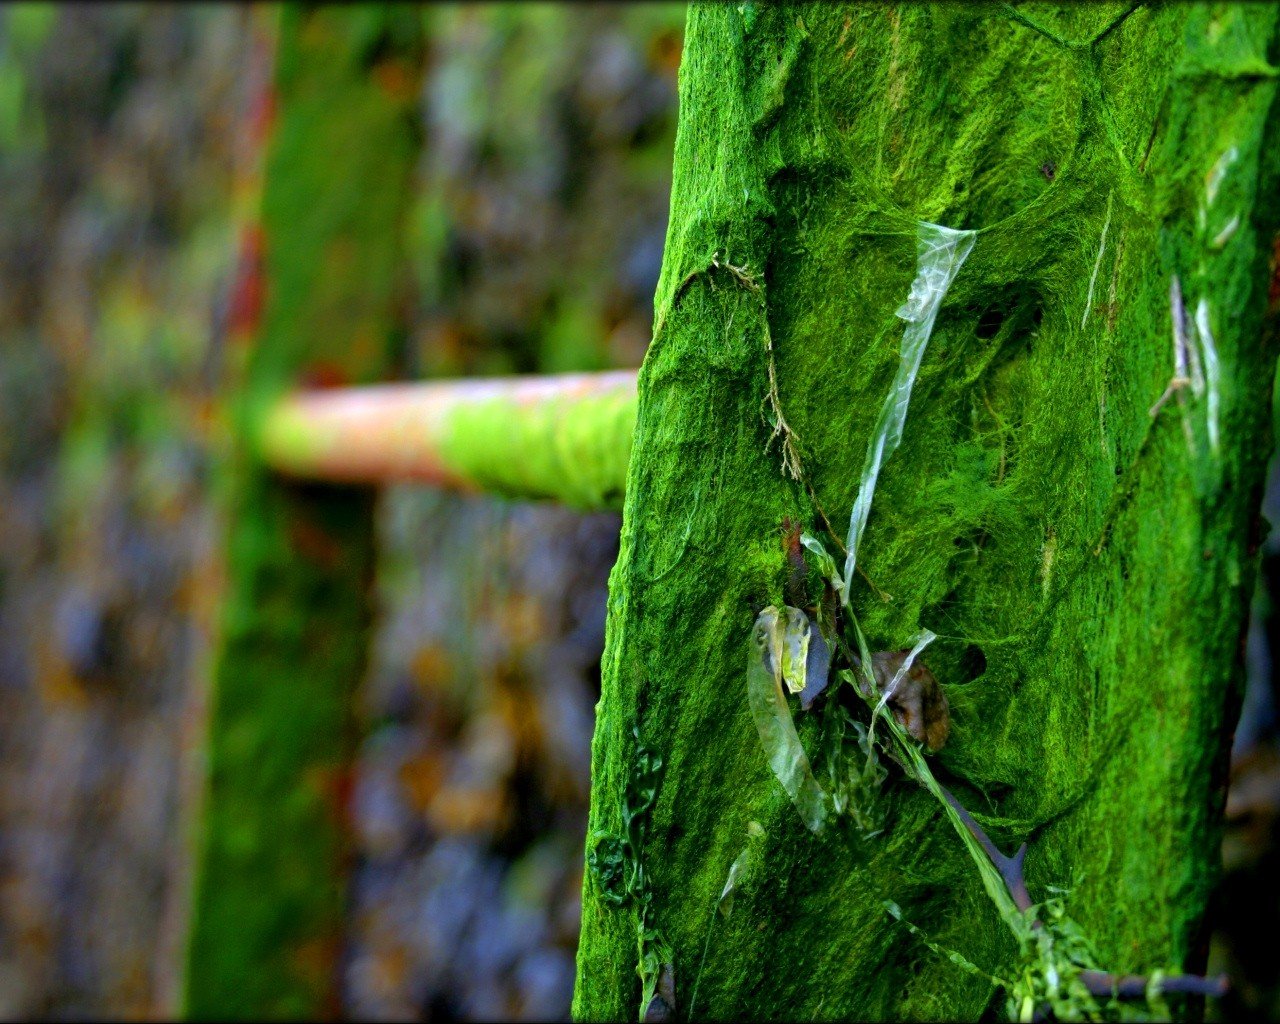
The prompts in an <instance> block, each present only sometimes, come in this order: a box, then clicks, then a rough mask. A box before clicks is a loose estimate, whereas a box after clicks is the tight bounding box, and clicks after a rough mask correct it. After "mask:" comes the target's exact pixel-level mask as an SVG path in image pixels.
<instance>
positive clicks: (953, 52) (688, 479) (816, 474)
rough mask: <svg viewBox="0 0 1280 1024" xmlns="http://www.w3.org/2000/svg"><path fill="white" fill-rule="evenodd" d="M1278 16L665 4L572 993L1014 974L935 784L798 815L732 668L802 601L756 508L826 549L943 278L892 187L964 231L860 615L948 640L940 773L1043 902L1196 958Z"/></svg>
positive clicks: (1261, 366) (1257, 466)
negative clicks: (632, 421)
mask: <svg viewBox="0 0 1280 1024" xmlns="http://www.w3.org/2000/svg"><path fill="white" fill-rule="evenodd" d="M1276 16H1277V11H1276V8H1274V7H1272V6H1251V5H1234V4H1218V5H1211V6H1200V5H1182V4H1169V5H1149V6H1140V5H1136V4H1095V5H1079V6H1076V5H1062V6H1061V7H1054V6H1053V5H1046V4H1038V5H1034V7H1033V6H1031V5H1028V6H1027V7H1026V8H1025V9H1024V8H1022V7H1013V6H994V5H992V6H987V5H960V4H956V5H941V4H939V5H934V4H928V5H926V4H902V5H896V6H894V5H882V4H862V5H854V4H848V5H841V4H813V5H808V4H800V5H796V6H787V5H772V4H770V5H765V4H757V3H745V4H706V5H695V6H694V7H692V8H691V10H690V13H689V21H688V30H687V35H686V43H685V52H684V63H683V65H682V68H681V87H680V105H681V107H680V122H679V130H678V137H677V145H676V157H675V181H674V190H673V195H672V202H671V210H672V213H671V221H670V227H669V231H668V235H667V243H666V253H665V259H664V264H663V274H662V279H661V282H660V284H659V287H658V294H657V298H656V304H655V305H656V314H657V319H656V329H655V337H654V341H653V344H652V347H651V348H650V350H649V353H648V356H647V358H646V360H645V364H644V367H643V368H642V370H641V374H640V383H639V412H638V421H637V429H636V435H635V438H634V446H633V453H632V459H631V463H630V470H629V476H628V480H627V488H626V501H625V511H624V522H623V532H622V549H621V554H620V557H619V560H618V563H617V566H616V568H615V569H614V572H613V576H612V579H611V586H610V599H609V600H610V606H609V620H608V622H609V625H608V635H607V644H606V653H605V658H604V666H603V688H604V689H603V697H602V700H601V704H600V707H599V712H598V719H597V726H596V735H595V741H594V747H593V773H594V774H593V792H592V811H591V824H590V832H589V835H588V839H587V843H588V856H589V859H590V860H591V861H593V862H594V865H595V866H594V868H593V869H591V870H589V871H588V873H587V879H586V882H585V887H584V895H583V932H582V940H581V946H580V950H579V962H578V969H579V973H578V984H577V991H576V996H575V1003H574V1012H575V1014H576V1016H578V1017H579V1018H582V1019H590V1020H604V1019H616V1020H622V1019H633V1020H634V1019H635V1018H636V1017H637V1015H638V1014H639V1013H640V1012H641V1011H642V1007H641V991H642V977H641V975H644V976H645V979H644V980H647V981H648V982H649V983H650V984H651V985H653V986H654V987H655V988H656V991H657V993H658V995H659V996H660V997H662V1003H663V1004H669V1003H670V1002H671V1001H672V999H674V1003H675V1013H676V1014H677V1015H678V1016H687V1015H689V1014H690V1012H691V1010H692V1015H693V1016H694V1017H697V1018H702V1017H707V1018H712V1019H755V1020H763V1019H770V1018H786V1019H807V1018H824V1019H825V1018H832V1019H837V1018H845V1019H885V1018H890V1019H892V1018H908V1019H910V1018H943V1019H946V1018H977V1017H979V1016H980V1015H981V1014H982V1013H983V1012H984V1010H985V1009H986V1008H987V1007H988V1005H989V1004H992V1002H993V1001H996V1000H1000V999H1002V997H1001V996H999V995H998V993H997V990H996V986H995V985H994V984H993V983H992V981H991V980H989V977H983V976H981V973H982V972H989V973H994V974H997V975H1000V976H1001V977H1003V978H1008V977H1009V976H1010V975H1011V974H1012V973H1013V972H1014V969H1015V966H1016V949H1015V945H1014V942H1013V939H1012V938H1011V933H1010V932H1009V930H1008V929H1006V928H1005V927H1004V926H1003V924H1002V922H1001V918H1000V917H999V916H998V915H997V913H996V910H995V908H994V906H993V903H992V901H991V900H989V899H988V897H987V895H986V894H985V893H984V891H983V889H982V886H981V885H980V883H979V877H978V872H977V871H976V869H975V862H974V860H973V859H972V858H971V857H970V856H969V855H968V854H967V853H966V851H965V848H964V846H963V845H962V843H961V842H960V840H959V838H958V835H957V831H956V830H955V829H953V828H952V827H951V825H950V824H949V823H948V820H947V818H946V817H945V816H944V814H943V812H942V809H941V807H940V804H939V801H938V800H935V799H934V798H933V797H931V796H930V795H929V794H928V793H926V792H924V791H923V790H922V789H921V788H919V787H918V786H915V785H913V784H912V783H910V782H907V781H905V780H903V778H902V776H901V774H900V773H898V774H897V775H896V776H893V777H891V778H890V780H889V782H888V783H887V784H886V785H885V787H884V789H883V790H882V791H881V795H880V798H879V799H880V801H881V806H882V807H883V808H884V809H885V811H886V812H887V817H886V827H885V831H884V832H883V833H882V834H881V835H879V836H878V837H876V838H874V839H871V840H868V841H865V842H862V841H859V840H857V839H856V838H854V837H853V836H852V834H851V832H850V830H849V829H847V828H840V827H834V826H833V827H827V828H825V829H824V830H823V831H822V832H821V833H820V834H814V833H813V832H811V831H809V830H808V829H806V827H805V824H804V823H803V822H802V820H801V817H800V815H798V814H797V813H796V810H795V808H794V807H793V806H792V803H791V802H790V801H789V800H788V797H787V794H786V792H785V791H784V789H783V787H782V786H781V785H780V784H779V781H778V779H777V778H775V775H774V773H773V772H771V769H770V764H769V761H768V759H767V757H766V755H765V753H764V751H763V749H762V744H761V739H760V737H759V734H758V731H757V728H756V725H755V724H753V718H752V712H751V709H750V707H749V703H748V696H747V685H746V678H747V665H748V660H749V657H751V652H752V651H753V650H754V648H753V647H752V640H751V634H752V623H753V621H754V620H755V619H756V616H757V613H758V612H759V611H760V609H761V608H762V607H763V606H766V605H770V604H773V605H781V604H783V603H784V599H787V603H792V604H794V603H797V602H798V601H800V600H802V598H798V597H796V596H791V595H792V594H794V591H795V589H796V588H797V581H796V579H795V578H794V576H793V575H792V571H791V564H789V559H788V557H787V553H786V551H785V549H784V544H783V536H784V521H785V520H786V519H788V518H790V519H792V520H794V521H796V522H798V523H799V524H801V525H802V526H803V527H804V528H806V529H808V530H809V531H810V532H811V533H813V534H815V535H817V536H819V537H821V538H822V539H823V540H824V542H825V543H826V544H827V546H828V547H830V548H831V549H832V550H833V551H835V550H837V549H836V542H837V540H843V539H844V534H845V529H846V527H847V524H848V522H849V516H850V510H851V508H852V507H853V504H854V499H855V495H856V494H857V493H858V492H859V488H860V484H861V483H862V482H863V481H864V478H865V475H866V474H865V473H864V466H865V465H868V464H869V463H868V460H867V452H868V444H869V442H870V441H871V439H872V436H873V429H874V427H875V424H876V421H877V416H878V415H879V414H880V410H881V407H882V403H883V402H884V400H885V396H886V394H887V393H888V391H889V389H890V386H891V384H892V382H893V380H894V376H895V373H896V372H897V371H898V367H899V346H900V344H901V343H902V341H903V337H904V329H907V330H912V329H914V328H915V326H916V324H919V323H921V322H922V321H921V320H920V316H919V310H920V308H921V306H922V303H926V300H927V298H928V295H927V293H928V292H929V290H930V289H934V288H936V286H937V284H938V281H939V275H937V274H934V275H932V276H931V275H930V273H929V264H930V260H932V259H934V257H931V256H928V255H927V254H926V255H922V256H919V257H918V251H917V240H918V237H921V236H922V232H921V229H920V228H919V222H921V221H928V222H934V223H937V224H942V225H946V226H948V227H951V228H956V229H969V230H973V231H976V235H975V236H974V237H973V238H972V242H973V248H972V251H971V253H970V254H969V255H968V257H967V259H966V260H964V262H963V263H962V265H960V266H959V269H958V272H957V273H956V274H955V276H954V280H953V281H952V282H951V283H950V287H949V290H947V291H946V295H945V298H944V299H943V301H942V303H941V306H940V307H939V310H938V313H937V319H936V322H935V323H934V324H933V329H932V334H931V335H930V336H929V337H928V341H927V347H926V348H925V351H924V355H923V360H922V363H921V365H920V369H919V374H918V377H917V378H916V380H915V384H914V391H913V392H912V394H911V396H910V403H909V410H908V413H907V416H906V421H905V426H904V429H903V434H902V441H901V446H900V447H899V448H898V449H897V450H896V451H893V452H892V453H891V454H888V455H887V457H886V458H885V459H884V460H883V468H882V471H881V473H880V476H879V483H878V487H877V488H876V489H875V491H874V500H873V502H872V504H871V508H870V514H869V517H868V518H867V524H866V532H865V534H864V536H863V537H862V543H861V546H860V548H859V558H858V566H857V572H856V573H855V574H854V576H853V579H852V581H851V584H850V588H851V600H852V608H853V609H854V610H855V611H856V613H857V615H858V617H859V619H860V620H861V623H862V626H863V628H864V630H865V632H866V634H867V636H868V639H869V641H870V645H871V649H872V650H897V649H901V648H904V647H909V646H911V642H912V640H913V639H914V638H915V637H916V636H917V634H918V632H919V631H920V630H921V629H922V628H927V629H930V630H932V631H933V632H935V633H936V634H937V635H938V639H937V640H936V641H935V642H934V644H933V645H932V646H931V647H930V648H928V649H927V650H926V652H925V653H924V655H923V657H924V659H925V661H926V662H927V664H928V667H929V668H930V669H931V671H932V672H933V674H934V675H936V677H937V678H938V679H939V680H940V681H941V683H942V684H943V687H944V689H945V691H946V694H947V697H948V699H949V702H950V709H951V710H950V715H951V738H950V741H949V743H948V744H947V745H946V747H945V748H944V749H943V750H942V752H941V753H940V754H939V755H938V756H936V757H934V758H931V759H930V760H931V763H932V765H933V770H934V772H935V773H936V774H937V776H938V778H939V779H940V780H942V781H944V782H945V783H946V784H947V785H948V786H949V787H950V788H951V789H952V790H953V791H954V792H955V793H956V794H957V795H958V797H959V798H960V800H961V801H962V802H963V803H964V804H965V805H966V806H967V807H969V808H970V809H971V810H973V811H974V812H975V815H976V816H977V818H978V820H979V821H980V822H981V823H982V824H983V825H984V826H985V827H986V828H987V830H988V831H989V832H990V834H991V836H992V838H993V839H994V840H995V841H996V843H997V844H999V845H1000V846H1002V848H1003V849H1004V850H1005V851H1006V852H1009V851H1012V849H1013V848H1014V847H1015V846H1016V845H1017V844H1018V843H1020V842H1022V841H1024V840H1026V841H1028V843H1029V851H1030V852H1029V853H1028V855H1027V860H1026V875H1027V881H1028V883H1029V886H1030V889H1031V894H1032V896H1033V898H1035V899H1041V898H1043V897H1045V896H1046V895H1048V894H1049V892H1050V890H1049V888H1048V887H1050V886H1061V887H1065V888H1068V889H1070V895H1069V896H1068V897H1067V901H1066V903H1067V909H1068V911H1069V913H1070V915H1071V916H1072V917H1073V918H1074V919H1075V921H1077V922H1078V923H1079V925H1080V927H1081V929H1082V930H1083V932H1084V933H1085V934H1086V935H1087V936H1088V938H1089V939H1090V940H1091V941H1092V942H1093V943H1094V945H1095V946H1096V949H1097V953H1098V958H1099V960H1100V961H1101V962H1102V963H1103V965H1104V966H1106V967H1107V968H1109V969H1111V970H1114V971H1118V972H1143V973H1146V972H1150V971H1152V970H1154V969H1157V968H1161V967H1171V966H1173V967H1183V968H1187V969H1191V968H1194V967H1196V966H1198V965H1200V964H1202V957H1203V954H1204V946H1203V933H1202V931H1201V915H1202V913H1203V911H1204V908H1205V903H1206V897H1207V895H1208V893H1209V891H1210V889H1211V887H1212V885H1213V880H1214V871H1215V866H1216V863H1217V860H1216V851H1217V838H1218V819H1219V811H1220V806H1221V799H1222V787H1223V783H1224V774H1225V773H1224V767H1225V756H1226V752H1227V747H1228V741H1229V737H1230V731H1231V728H1232V723H1233V721H1234V715H1235V713H1236V710H1237V705H1238V696H1239V685H1240V676H1241V673H1240V671H1239V660H1240V659H1239V655H1240V649H1241V645H1240V641H1241V635H1242V630H1243V627H1244V614H1243V613H1244V610H1245V607H1246V600H1247V597H1248V595H1249V593H1250V586H1251V580H1252V576H1253V572H1254V552H1255V550H1256V545H1257V540H1258V535H1259V525H1258V498H1259V484H1260V480H1261V473H1262V469H1263V467H1264V465H1265V461H1266V456H1267V454H1268V448H1269V445H1270V441H1269V437H1270V431H1269V414H1270V393H1271V382H1272V376H1273V361H1274V358H1275V355H1276V346H1275V337H1274V334H1273V329H1272V324H1273V319H1272V314H1273V312H1274V303H1275V295H1274V292H1273V294H1272V297H1271V299H1270V300H1269V298H1268V259H1269V257H1270V255H1271V252H1272V241H1273V237H1274V234H1275V229H1276V202H1275V197H1276V187H1277V177H1276V162H1277V158H1278V155H1280V146H1278V145H1277V140H1276V138H1275V129H1276V112H1275V98H1276V75H1277V71H1276V68H1275V66H1274V61H1275V59H1276V54H1275V50H1276ZM928 230H929V229H925V232H924V233H927V231H928ZM935 255H936V254H935ZM918 259H919V263H918ZM918 271H919V273H918ZM913 282H914V284H915V287H914V288H913ZM944 287H945V285H944ZM913 292H914V294H913ZM909 295H911V296H912V300H911V301H908V297H909ZM896 314H900V315H896ZM926 319H927V318H926ZM905 320H914V323H910V322H904V321H905ZM926 333H927V332H926ZM774 382H776V384H775V383H774ZM1162 396H1163V400H1162ZM788 468H789V469H793V470H795V471H796V472H797V473H798V476H799V479H792V477H791V476H790V475H789V473H787V472H786V470H787V469H788ZM824 515H825V518H826V519H827V520H829V521H830V523H831V524H832V526H831V529H830V530H828V529H826V527H825V525H824V518H823V517H824ZM789 580H790V582H788V581H789ZM815 585H816V574H815V572H814V571H813V570H812V569H811V570H810V571H809V575H808V580H807V588H808V598H809V599H810V600H813V599H814V598H815V596H816V593H817V592H816V591H815V589H814V587H815ZM789 592H790V593H789ZM791 710H792V713H793V714H794V715H795V721H796V723H797V727H798V729H799V732H800V736H801V738H802V740H804V741H805V743H806V745H807V747H808V749H809V756H810V757H811V758H813V757H815V756H820V752H817V751H815V742H816V740H815V736H816V733H817V731H818V727H817V725H816V724H815V722H813V721H812V720H811V719H812V715H811V714H807V713H805V712H802V711H801V710H800V706H799V704H798V702H796V701H795V698H791ZM642 751H643V752H642ZM659 765H660V766H659ZM655 788H656V796H653V797H651V792H652V791H653V790H654V789H655ZM651 799H652V803H650V800H651ZM624 807H625V810H624ZM624 816H625V819H626V822H625V823H624ZM620 851H621V852H620ZM744 851H746V852H747V853H749V854H750V856H746V857H743V856H742V855H743V854H744ZM735 863H737V864H738V865H739V867H740V868H741V869H742V870H738V869H735V871H734V872H733V873H732V874H733V880H734V890H735V891H734V892H733V898H732V901H731V902H730V901H729V900H727V899H726V900H724V901H722V900H721V894H722V893H723V892H724V890H725V888H726V882H727V880H729V879H730V877H731V866H732V865H734V864H735ZM637 869H641V870H639V871H638V872H637ZM886 901H892V902H893V903H895V904H897V906H898V907H899V908H900V911H901V914H902V916H903V917H904V918H905V919H906V920H907V921H909V922H911V924H913V925H914V926H916V927H917V928H918V929H919V931H918V932H912V931H910V930H908V928H907V927H906V926H904V925H903V924H900V923H897V922H896V921H895V919H894V918H893V917H892V916H891V915H890V913H888V912H887V910H886V906H885V902H886ZM717 908H719V911H717ZM921 935H923V936H927V937H928V938H929V939H931V940H932V941H933V942H934V943H936V944H937V945H936V946H935V947H934V948H932V949H931V948H930V947H929V946H928V945H926V944H925V943H924V942H922V941H921V938H920V936H921ZM939 950H944V951H945V950H950V951H954V952H956V953H959V954H961V955H962V956H963V957H964V958H966V959H967V960H968V961H969V962H971V963H972V964H973V965H974V966H975V968H976V969H977V970H976V972H971V971H967V970H965V969H963V968H962V967H961V966H958V965H957V963H955V962H953V960H951V959H949V958H948V956H947V955H945V953H944V952H940V951H939ZM663 963H670V964H671V965H672V967H673V970H670V971H662V970H661V969H660V966H661V964H663ZM638 965H639V966H640V967H641V971H639V972H638V971H637V966H638ZM695 989H696V1004H695V1005H693V1006H692V1007H691V1006H690V1003H691V1002H692V997H693V994H694V990H695ZM997 1005H998V1006H1002V1005H1003V1004H1002V1003H999V1002H997ZM657 1008H662V1009H664V1010H665V1006H662V1007H659V1004H656V1003H655V1006H654V1007H650V1015H651V1016H652V1017H655V1018H657V1017H658V1016H660V1014H659V1013H658V1012H657Z"/></svg>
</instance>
